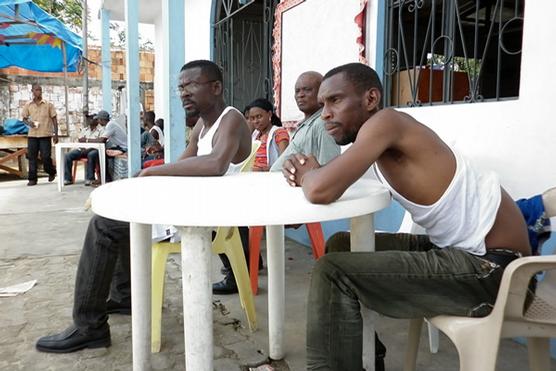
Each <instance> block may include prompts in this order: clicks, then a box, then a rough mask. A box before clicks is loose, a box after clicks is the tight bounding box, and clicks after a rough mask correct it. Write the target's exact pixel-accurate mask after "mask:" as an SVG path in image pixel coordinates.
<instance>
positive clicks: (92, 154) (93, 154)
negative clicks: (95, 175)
mask: <svg viewBox="0 0 556 371" xmlns="http://www.w3.org/2000/svg"><path fill="white" fill-rule="evenodd" d="M96 159H97V151H91V152H89V153H87V161H96Z"/></svg>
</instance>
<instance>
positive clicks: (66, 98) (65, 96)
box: [62, 42, 69, 133]
mask: <svg viewBox="0 0 556 371" xmlns="http://www.w3.org/2000/svg"><path fill="white" fill-rule="evenodd" d="M62 55H63V58H64V100H65V105H66V130H67V132H68V133H69V111H68V56H67V55H66V43H65V42H63V43H62Z"/></svg>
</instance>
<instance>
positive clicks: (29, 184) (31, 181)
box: [27, 180, 37, 186]
mask: <svg viewBox="0 0 556 371" xmlns="http://www.w3.org/2000/svg"><path fill="white" fill-rule="evenodd" d="M27 185H28V186H34V185H37V181H36V180H30V181H28V182H27Z"/></svg>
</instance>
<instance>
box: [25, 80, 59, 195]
mask: <svg viewBox="0 0 556 371" xmlns="http://www.w3.org/2000/svg"><path fill="white" fill-rule="evenodd" d="M31 92H32V94H33V100H31V101H30V102H28V103H26V104H25V106H23V110H22V111H21V116H22V118H23V122H25V124H26V125H27V126H28V127H29V133H28V134H27V158H28V159H29V178H28V179H29V182H28V183H27V185H28V186H34V185H36V184H37V179H38V177H37V162H38V157H39V152H40V153H41V159H42V163H43V167H44V171H45V172H46V173H48V181H49V182H52V181H53V180H54V178H56V168H55V167H54V165H53V164H52V157H51V154H52V140H54V143H58V121H57V120H56V109H54V105H53V104H52V103H50V102H47V101H46V100H44V99H43V97H42V87H41V86H40V85H39V84H38V83H34V84H33V85H32V86H31ZM53 137H54V138H53Z"/></svg>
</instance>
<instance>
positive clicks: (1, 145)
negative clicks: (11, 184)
mask: <svg viewBox="0 0 556 371" xmlns="http://www.w3.org/2000/svg"><path fill="white" fill-rule="evenodd" d="M0 152H1V153H4V154H6V155H5V156H4V157H0V170H4V171H7V172H8V173H10V174H15V175H17V176H18V177H20V178H26V177H27V159H26V158H25V155H27V135H0ZM12 160H17V168H14V167H10V166H8V165H7V163H8V162H9V161H12Z"/></svg>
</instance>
